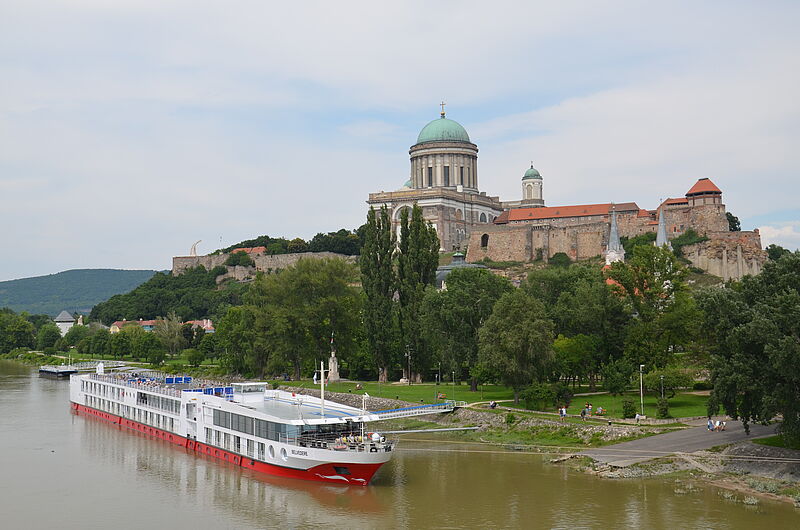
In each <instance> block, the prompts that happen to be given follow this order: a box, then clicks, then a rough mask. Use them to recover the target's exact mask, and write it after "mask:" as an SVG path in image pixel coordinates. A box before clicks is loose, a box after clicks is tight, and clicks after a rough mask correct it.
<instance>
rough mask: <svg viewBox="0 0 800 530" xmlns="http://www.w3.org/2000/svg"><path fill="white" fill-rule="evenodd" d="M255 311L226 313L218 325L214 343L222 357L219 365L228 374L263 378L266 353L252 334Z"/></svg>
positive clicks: (237, 309)
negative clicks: (252, 374) (254, 375)
mask: <svg viewBox="0 0 800 530" xmlns="http://www.w3.org/2000/svg"><path fill="white" fill-rule="evenodd" d="M255 320H256V311H255V308H254V307H252V306H249V305H244V306H236V307H231V308H230V309H228V312H227V313H226V314H225V316H224V317H223V318H222V319H221V320H220V321H219V323H218V325H217V332H216V333H215V334H214V335H216V337H215V340H216V342H217V343H218V345H219V347H220V349H222V350H223V351H224V352H225V353H224V355H223V356H222V365H223V366H224V367H225V368H227V369H228V371H230V372H233V373H237V374H245V373H254V374H257V375H258V377H259V378H262V377H263V376H264V370H265V369H266V365H267V359H268V352H267V350H266V348H265V346H264V340H263V338H262V339H261V340H258V341H257V337H256V331H255Z"/></svg>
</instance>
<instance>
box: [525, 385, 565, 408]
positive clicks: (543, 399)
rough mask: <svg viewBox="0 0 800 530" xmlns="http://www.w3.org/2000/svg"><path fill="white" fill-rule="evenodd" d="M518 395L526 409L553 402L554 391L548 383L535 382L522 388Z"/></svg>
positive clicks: (545, 405) (542, 406)
mask: <svg viewBox="0 0 800 530" xmlns="http://www.w3.org/2000/svg"><path fill="white" fill-rule="evenodd" d="M520 397H521V398H522V400H523V401H524V402H525V408H526V409H541V408H544V407H547V406H548V405H550V404H552V403H553V402H554V400H555V397H556V393H555V391H554V390H553V387H551V386H550V385H546V384H544V383H536V384H533V385H531V386H529V387H528V388H526V389H525V390H523V391H522V392H521V394H520Z"/></svg>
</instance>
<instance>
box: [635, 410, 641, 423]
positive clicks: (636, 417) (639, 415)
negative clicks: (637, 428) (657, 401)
mask: <svg viewBox="0 0 800 530" xmlns="http://www.w3.org/2000/svg"><path fill="white" fill-rule="evenodd" d="M634 419H636V423H639V420H640V419H642V415H641V414H639V413H638V412H637V413H636V416H634Z"/></svg>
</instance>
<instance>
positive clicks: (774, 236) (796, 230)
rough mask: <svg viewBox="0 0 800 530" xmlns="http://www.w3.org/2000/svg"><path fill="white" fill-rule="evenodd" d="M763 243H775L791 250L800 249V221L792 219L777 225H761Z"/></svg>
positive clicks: (759, 229) (765, 245)
mask: <svg viewBox="0 0 800 530" xmlns="http://www.w3.org/2000/svg"><path fill="white" fill-rule="evenodd" d="M758 231H759V232H760V233H761V244H762V245H764V247H767V246H769V245H772V244H775V245H779V246H782V247H784V248H788V249H789V250H798V249H800V221H792V222H788V223H784V224H780V225H777V226H770V225H764V226H759V227H758Z"/></svg>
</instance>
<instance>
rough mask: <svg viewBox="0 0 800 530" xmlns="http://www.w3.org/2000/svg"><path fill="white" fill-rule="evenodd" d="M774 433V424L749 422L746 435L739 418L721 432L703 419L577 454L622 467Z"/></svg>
mask: <svg viewBox="0 0 800 530" xmlns="http://www.w3.org/2000/svg"><path fill="white" fill-rule="evenodd" d="M773 434H775V425H767V426H764V425H750V434H749V435H748V434H747V433H746V432H745V431H744V427H743V426H742V423H741V422H739V421H729V422H728V424H727V426H726V427H725V430H724V431H719V432H716V431H709V430H708V428H707V427H706V425H705V421H703V425H702V426H698V427H691V428H689V429H683V430H680V431H674V432H669V433H665V434H657V435H655V436H649V437H647V438H640V439H638V440H632V441H630V442H622V443H618V444H615V445H612V446H609V447H598V448H596V449H589V450H587V451H583V452H582V453H579V455H580V456H588V457H591V458H593V459H594V460H596V461H598V462H601V463H604V464H608V465H610V466H614V467H626V466H630V465H632V464H638V463H640V462H646V461H647V460H652V459H654V458H661V457H665V456H670V455H674V454H677V453H693V452H695V451H702V450H704V449H710V448H711V447H714V446H717V445H725V444H732V443H736V442H741V441H744V440H752V439H754V438H763V437H765V436H772V435H773Z"/></svg>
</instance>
